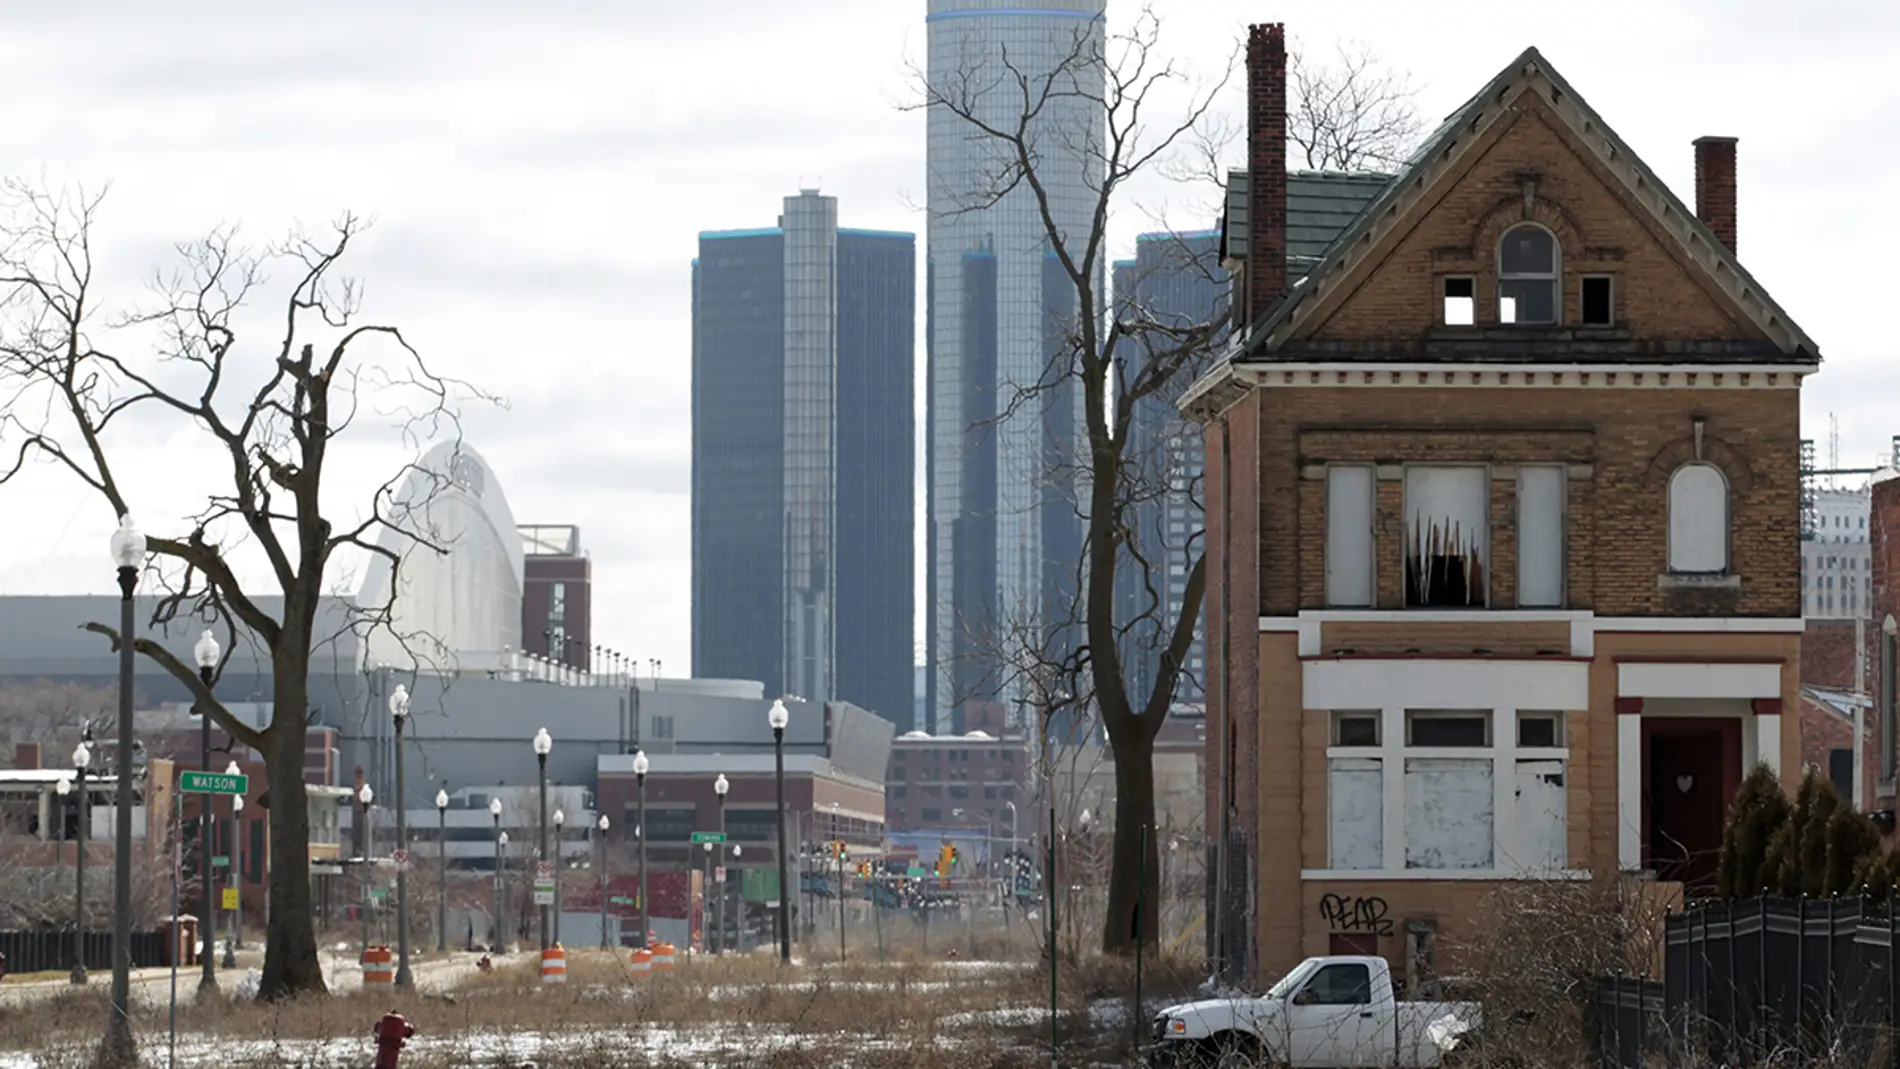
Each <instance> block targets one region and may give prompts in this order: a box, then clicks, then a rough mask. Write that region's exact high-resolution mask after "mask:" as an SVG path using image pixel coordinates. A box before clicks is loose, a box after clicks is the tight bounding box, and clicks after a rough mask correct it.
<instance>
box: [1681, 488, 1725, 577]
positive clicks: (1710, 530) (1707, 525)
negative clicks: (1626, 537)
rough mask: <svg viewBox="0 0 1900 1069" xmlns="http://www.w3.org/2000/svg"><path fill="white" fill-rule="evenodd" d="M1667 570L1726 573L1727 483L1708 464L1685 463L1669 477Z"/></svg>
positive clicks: (1693, 572)
mask: <svg viewBox="0 0 1900 1069" xmlns="http://www.w3.org/2000/svg"><path fill="white" fill-rule="evenodd" d="M1669 570H1670V571H1672V572H1685V573H1690V574H1703V575H1709V574H1720V573H1722V572H1726V571H1728V480H1727V479H1724V478H1723V477H1722V473H1721V472H1720V471H1717V470H1716V469H1715V467H1714V466H1713V465H1710V464H1684V465H1683V466H1682V467H1680V468H1677V469H1676V473H1675V474H1674V475H1672V476H1670V477H1669Z"/></svg>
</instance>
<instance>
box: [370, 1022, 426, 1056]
mask: <svg viewBox="0 0 1900 1069" xmlns="http://www.w3.org/2000/svg"><path fill="white" fill-rule="evenodd" d="M371 1034H372V1035H374V1036H375V1037H376V1069H396V1062H397V1060H398V1059H400V1058H401V1057H402V1045H403V1043H404V1042H405V1041H406V1040H408V1039H410V1038H411V1037H413V1036H414V1035H415V1034H416V1026H415V1025H412V1024H410V1023H409V1022H408V1020H406V1019H405V1018H404V1017H403V1015H402V1014H400V1013H397V1012H396V1011H395V1010H390V1011H389V1012H388V1013H385V1014H383V1019H382V1020H380V1021H377V1022H376V1027H375V1028H374V1029H372V1030H371Z"/></svg>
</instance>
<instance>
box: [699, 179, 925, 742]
mask: <svg viewBox="0 0 1900 1069" xmlns="http://www.w3.org/2000/svg"><path fill="white" fill-rule="evenodd" d="M916 261H917V249H916V238H915V237H914V236H913V235H911V234H900V233H888V232H882V231H870V230H852V229H847V228H840V227H839V226H838V201H837V198H836V197H826V196H821V195H820V194H819V193H818V191H817V190H816V189H805V190H802V191H800V193H799V194H798V195H797V196H795V197H787V198H785V203H784V212H783V214H782V215H781V216H780V217H779V225H778V226H776V227H771V228H768V229H761V230H717V231H706V232H704V233H702V234H700V237H699V256H698V258H697V259H695V260H694V261H693V311H692V314H693V671H694V673H695V674H697V675H702V676H713V677H721V678H734V679H757V680H762V681H763V682H764V683H765V685H766V688H767V689H768V690H770V691H771V692H772V693H774V694H796V695H799V696H801V697H805V698H809V699H811V700H813V701H830V700H839V701H848V702H852V703H854V704H857V705H860V706H862V707H864V708H867V709H871V710H873V711H875V712H876V713H877V714H878V715H880V716H883V717H886V718H887V719H889V720H891V721H893V722H896V723H903V722H906V721H908V720H909V719H910V716H911V704H912V698H911V676H910V669H911V660H912V645H911V632H912V628H913V622H912V609H913V602H914V600H915V595H914V586H913V582H912V564H913V561H912V558H913V555H914V554H913V549H912V542H911V531H912V529H913V528H914V526H915V522H914V517H913V512H914V510H913V501H914V493H915V492H914V489H913V471H912V463H911V458H912V454H913V449H914V447H913V439H914V435H913V428H914V426H915V420H914V417H913V414H912V412H913V406H912V396H913V392H912V379H913V370H912V369H913V362H914V358H913V356H912V353H913V351H914V346H915V338H914V335H915V330H916V328H915V318H916V317H915V307H916V296H915V291H916V284H915V279H916Z"/></svg>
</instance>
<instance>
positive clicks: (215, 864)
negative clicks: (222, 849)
mask: <svg viewBox="0 0 1900 1069" xmlns="http://www.w3.org/2000/svg"><path fill="white" fill-rule="evenodd" d="M211 867H212V868H214V869H225V868H230V867H231V859H230V858H228V857H222V856H220V857H214V858H212V859H211Z"/></svg>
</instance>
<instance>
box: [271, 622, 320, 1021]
mask: <svg viewBox="0 0 1900 1069" xmlns="http://www.w3.org/2000/svg"><path fill="white" fill-rule="evenodd" d="M293 648H297V649H308V644H307V643H305V644H303V645H302V646H298V647H293ZM284 661H294V662H298V663H296V664H285V663H283V662H284ZM307 669H308V658H307V657H295V656H291V657H284V658H282V659H280V661H279V663H278V665H277V673H276V674H277V679H276V696H275V697H276V701H275V709H274V711H273V713H272V717H271V726H270V730H269V732H267V733H266V734H265V737H264V738H265V742H266V744H267V748H266V750H265V752H264V765H265V769H266V772H267V776H268V779H269V784H270V786H269V789H270V923H269V925H268V926H267V928H266V930H265V936H264V975H263V979H262V981H261V982H260V983H259V985H258V989H257V997H258V998H259V999H260V1000H265V1001H270V1000H275V999H284V998H293V997H295V996H298V995H303V994H308V993H311V992H318V993H321V992H325V991H327V990H328V989H327V988H326V987H325V986H324V983H323V966H322V964H321V963H320V962H319V961H318V960H317V936H316V929H315V914H314V912H313V911H312V908H311V900H310V807H309V805H308V803H307V801H306V799H307V797H308V796H307V795H306V794H305V792H304V782H303V777H304V735H305V733H306V727H305V719H306V716H307V709H308V703H307V701H306V696H307V688H306V682H305V681H306V679H307V678H308V677H307Z"/></svg>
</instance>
